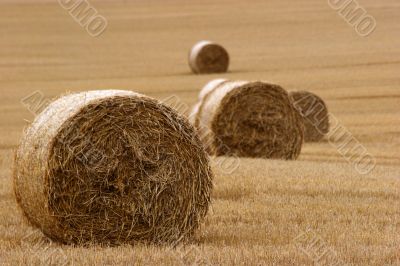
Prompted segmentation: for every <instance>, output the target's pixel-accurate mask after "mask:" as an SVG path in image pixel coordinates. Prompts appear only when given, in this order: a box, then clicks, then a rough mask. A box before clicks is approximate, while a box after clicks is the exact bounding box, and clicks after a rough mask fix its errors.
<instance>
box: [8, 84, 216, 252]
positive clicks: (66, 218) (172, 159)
mask: <svg viewBox="0 0 400 266" xmlns="http://www.w3.org/2000/svg"><path fill="white" fill-rule="evenodd" d="M13 177H14V192H15V195H16V198H17V202H18V204H19V206H20V207H21V209H22V211H23V213H24V215H25V216H26V218H27V220H28V221H29V222H30V224H32V225H34V226H35V227H38V228H40V229H41V230H42V231H43V233H44V234H45V235H47V236H48V237H50V238H51V239H53V240H56V241H60V242H62V243H65V244H83V245H85V244H106V245H118V244H135V243H138V242H143V243H153V244H164V243H165V244H177V243H179V242H182V241H186V240H190V239H191V238H192V237H193V234H194V233H195V231H196V229H197V228H198V227H199V225H200V223H201V222H202V221H203V219H204V217H205V215H206V214H207V211H208V207H209V204H210V194H211V189H212V177H213V175H212V172H211V169H210V166H209V159H208V156H207V154H206V153H205V151H204V148H203V146H202V144H201V142H200V140H199V139H198V137H197V135H196V134H195V131H194V129H193V127H192V126H191V125H190V124H189V122H188V121H187V119H186V118H184V117H183V116H181V115H179V114H177V113H176V112H175V111H173V110H172V109H171V108H169V107H167V106H165V105H163V104H161V103H160V102H158V101H156V100H154V99H152V98H149V97H146V96H143V95H140V94H137V93H134V92H129V91H118V90H108V91H90V92H83V93H76V94H71V95H67V96H64V97H61V98H59V99H58V100H56V101H54V102H53V103H51V104H50V105H49V106H48V107H47V108H46V109H45V110H44V111H43V112H42V113H41V114H40V115H39V116H38V117H37V118H36V119H35V121H34V122H33V123H32V125H31V126H30V127H29V128H28V129H27V130H26V132H25V133H24V135H23V137H22V140H21V143H20V146H19V148H18V150H17V152H16V158H15V162H14V169H13Z"/></svg>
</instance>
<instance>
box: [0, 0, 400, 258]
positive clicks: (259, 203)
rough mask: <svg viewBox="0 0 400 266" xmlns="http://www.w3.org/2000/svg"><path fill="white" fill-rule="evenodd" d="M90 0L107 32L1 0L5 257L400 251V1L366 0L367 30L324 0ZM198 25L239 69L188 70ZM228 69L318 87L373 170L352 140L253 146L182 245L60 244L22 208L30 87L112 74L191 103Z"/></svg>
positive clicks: (77, 86)
mask: <svg viewBox="0 0 400 266" xmlns="http://www.w3.org/2000/svg"><path fill="white" fill-rule="evenodd" d="M90 3H91V4H92V5H93V6H94V7H95V8H96V9H97V10H98V12H99V13H100V14H101V15H102V16H104V17H105V18H106V19H107V21H108V27H107V29H106V31H105V32H104V33H103V34H101V35H100V36H99V37H95V38H93V37H91V36H90V35H89V34H88V33H87V32H86V31H85V29H83V28H81V27H80V26H79V24H78V23H76V22H75V21H74V19H73V18H72V17H71V16H70V14H69V13H68V12H67V11H66V10H64V9H63V8H62V7H61V6H60V5H59V4H58V3H57V1H37V2H35V3H33V1H22V0H21V1H4V0H0V92H1V97H0V136H1V138H0V159H1V161H0V162H1V167H0V265H3V264H4V265H18V264H20V265H22V264H34V265H46V264H51V263H54V264H66V265H80V264H85V265H95V264H96V265H97V264H107V265H112V264H122V265H132V264H135V265H151V264H168V265H182V264H183V265H193V264H197V265H199V264H200V265H202V264H205V265H212V264H221V265H232V264H239V265H315V264H316V263H319V264H320V265H333V264H334V263H337V264H335V265H342V264H348V265H400V106H399V100H400V91H399V90H400V76H399V70H400V49H399V47H400V38H399V34H398V33H399V31H400V24H399V23H398V22H399V20H398V14H399V12H400V3H399V2H398V1H397V0H384V1H372V0H360V1H359V3H360V5H362V6H363V7H364V8H365V9H366V10H367V11H368V13H369V14H371V15H373V16H374V18H375V19H376V21H377V28H376V30H375V31H374V32H373V33H372V34H371V35H370V36H368V37H361V36H359V35H358V34H357V33H356V31H355V30H354V29H353V28H352V27H351V26H350V25H348V24H347V23H346V21H345V20H344V19H343V18H342V17H341V16H340V15H339V14H338V13H337V11H335V10H333V9H332V8H331V7H330V6H329V4H328V2H327V1H325V0H298V1H278V0H272V1H264V0H263V1H258V0H254V1H238V0H234V1H228V0H223V1H209V0H206V1H183V0H171V1H169V0H168V1H161V0H151V1H122V0H121V1H113V2H111V1H94V0H92V1H90ZM201 39H211V40H215V41H217V42H219V43H222V44H223V45H224V46H225V47H226V48H227V49H228V51H229V53H230V55H231V59H232V62H231V67H230V72H229V73H227V74H223V75H201V76H196V75H192V74H191V73H190V71H189V68H188V65H187V54H188V50H189V48H190V47H191V46H192V45H193V44H194V43H195V42H197V41H198V40H201ZM220 77H224V78H228V79H232V80H236V79H237V80H267V81H271V82H275V83H278V84H280V85H282V86H283V87H284V88H286V89H288V90H296V89H302V90H310V91H312V92H315V93H317V94H318V95H320V96H321V97H322V98H323V99H324V100H325V101H326V103H327V105H328V107H329V111H330V112H331V114H332V115H333V116H334V117H336V118H337V119H338V121H340V125H342V126H343V128H346V129H347V130H348V132H350V133H351V136H352V137H354V139H355V140H357V141H358V142H359V143H361V144H362V145H363V146H364V147H365V148H366V149H367V150H368V152H369V153H370V154H371V155H372V156H373V157H374V158H375V159H376V166H375V168H374V169H373V170H372V171H371V172H369V173H368V174H360V173H359V171H357V168H356V167H355V165H354V160H353V161H352V160H351V158H354V157H356V156H357V154H352V155H351V156H349V155H348V156H343V155H342V154H341V153H340V152H339V151H338V146H341V145H343V142H342V141H343V140H341V139H340V138H334V139H333V141H328V140H325V141H323V142H320V143H314V144H309V143H306V144H304V146H303V150H302V154H301V156H300V158H299V159H298V160H297V161H279V160H262V159H241V160H240V161H239V164H238V165H237V167H236V168H235V169H234V171H232V172H231V171H228V172H231V173H228V172H227V171H226V168H223V167H222V166H221V163H220V162H221V159H224V158H213V159H212V161H213V170H214V172H215V188H214V193H213V203H212V207H211V209H210V212H209V215H208V216H207V219H206V221H205V223H204V225H202V227H201V230H199V232H198V235H197V237H196V240H195V242H194V243H191V244H189V245H186V246H178V247H176V248H169V247H156V246H135V247H130V246H123V247H113V248H110V247H99V246H96V247H89V248H82V247H70V246H63V245H59V244H57V243H52V242H50V241H49V240H47V239H46V238H45V237H44V236H43V235H42V234H41V233H40V232H38V231H36V230H35V229H33V228H31V227H30V226H28V225H27V224H26V223H25V222H24V220H23V216H22V214H21V212H20V211H19V209H18V207H17V205H16V202H15V199H14V195H13V188H12V176H11V172H12V157H13V151H14V150H15V149H16V148H17V145H18V142H19V138H20V137H21V134H22V131H23V128H24V127H25V126H26V125H28V124H29V122H30V121H32V120H33V119H34V112H32V111H33V110H32V106H28V105H27V104H24V102H23V101H22V99H24V98H25V97H27V96H28V95H30V94H32V93H34V92H37V93H39V94H40V95H42V96H43V99H44V100H45V99H52V98H54V97H57V96H58V95H60V94H64V93H66V92H77V91H84V90H90V89H109V88H113V89H125V90H134V91H137V92H140V93H144V94H147V95H149V96H152V97H155V98H157V99H160V100H162V99H165V98H167V97H169V96H171V95H174V96H175V97H177V98H179V99H181V101H182V104H183V106H188V107H191V106H192V105H193V104H194V103H195V102H196V100H197V93H198V90H199V89H200V88H201V87H202V86H203V85H204V84H205V83H206V82H207V81H209V80H211V79H214V78H220ZM29 109H31V110H29ZM33 109H34V108H33ZM180 110H181V111H182V112H186V113H187V112H188V111H189V110H186V109H185V108H180ZM349 158H350V162H349V160H348V159H349ZM229 160H231V162H233V160H232V159H226V158H225V159H224V162H225V164H224V165H225V166H226V165H227V164H226V163H227V162H229ZM322 251H324V252H322ZM329 263H330V264H329Z"/></svg>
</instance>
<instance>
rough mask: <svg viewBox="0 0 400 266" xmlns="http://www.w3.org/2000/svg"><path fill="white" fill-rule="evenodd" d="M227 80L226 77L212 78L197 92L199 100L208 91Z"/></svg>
mask: <svg viewBox="0 0 400 266" xmlns="http://www.w3.org/2000/svg"><path fill="white" fill-rule="evenodd" d="M227 81H228V80H226V79H214V80H211V81H210V82H208V83H207V84H206V85H205V86H204V87H203V88H202V89H201V90H200V93H199V101H201V100H203V98H204V96H206V95H207V94H208V93H210V91H212V90H214V89H215V88H217V87H218V86H219V85H221V84H222V83H224V82H227Z"/></svg>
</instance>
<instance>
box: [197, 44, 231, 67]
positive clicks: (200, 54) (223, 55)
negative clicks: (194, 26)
mask: <svg viewBox="0 0 400 266" xmlns="http://www.w3.org/2000/svg"><path fill="white" fill-rule="evenodd" d="M189 66H190V69H191V70H192V72H193V73H195V74H211V73H223V72H227V71H228V68H229V54H228V52H227V51H226V50H225V48H224V47H222V46H221V45H219V44H216V43H214V42H211V41H200V42H198V43H197V44H195V45H194V46H193V47H192V49H191V50H190V53H189Z"/></svg>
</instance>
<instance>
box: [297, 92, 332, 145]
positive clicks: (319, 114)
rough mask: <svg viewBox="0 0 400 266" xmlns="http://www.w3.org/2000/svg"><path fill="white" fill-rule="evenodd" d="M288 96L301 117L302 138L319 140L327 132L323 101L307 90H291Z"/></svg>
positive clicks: (310, 140) (325, 108) (326, 114)
mask: <svg viewBox="0 0 400 266" xmlns="http://www.w3.org/2000/svg"><path fill="white" fill-rule="evenodd" d="M290 98H291V100H292V102H293V106H294V107H295V109H296V110H297V111H298V112H299V113H300V115H301V117H302V119H303V123H304V140H305V141H306V142H317V141H321V140H322V139H323V138H324V136H325V135H326V134H328V132H329V117H328V114H329V113H328V108H327V106H326V104H325V102H324V101H323V100H322V99H321V98H320V97H319V96H317V95H315V94H314V93H311V92H308V91H294V92H291V93H290Z"/></svg>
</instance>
